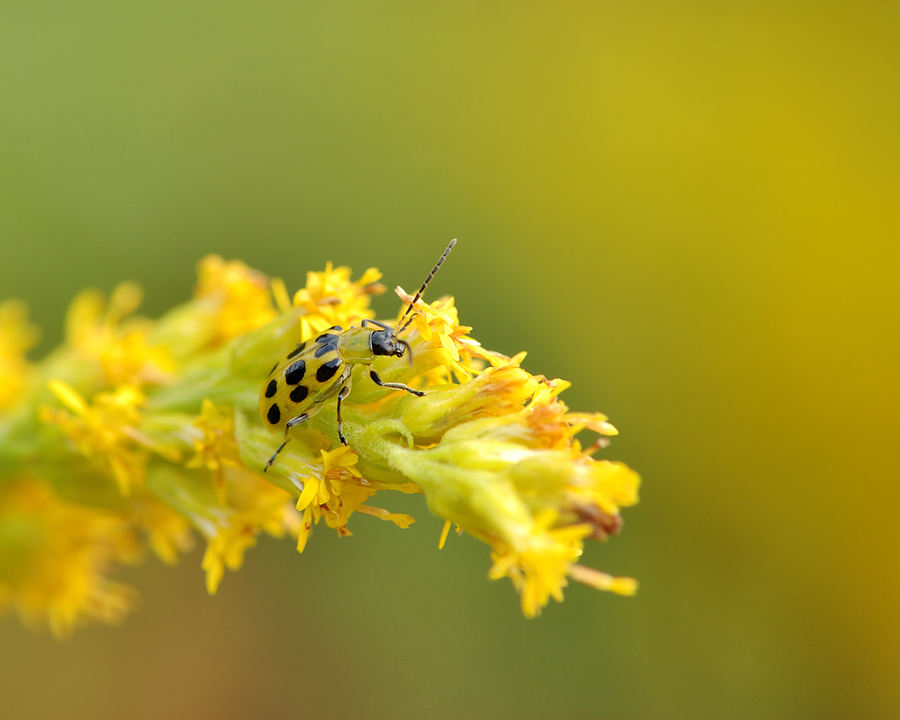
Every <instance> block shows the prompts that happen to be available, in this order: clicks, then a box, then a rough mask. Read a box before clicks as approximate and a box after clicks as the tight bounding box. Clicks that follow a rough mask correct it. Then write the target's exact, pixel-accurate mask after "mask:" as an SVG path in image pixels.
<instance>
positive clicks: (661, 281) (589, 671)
mask: <svg viewBox="0 0 900 720" xmlns="http://www.w3.org/2000/svg"><path fill="white" fill-rule="evenodd" d="M898 129H900V7H898V3H896V2H890V1H888V0H881V1H878V2H871V3H868V2H859V3H853V2H791V3H777V2H757V3H749V2H732V3H715V2H699V1H697V2H682V3H666V2H648V3H621V2H557V3H526V2H487V1H485V0H482V1H481V2H454V3H416V2H385V1H382V2H358V1H349V0H347V1H343V2H341V1H338V2H331V3H310V2H305V1H303V0H292V1H286V0H273V1H272V2H269V3H247V2H239V1H236V0H218V1H217V2H211V1H209V0H189V1H188V2H172V1H166V0H163V1H162V2H157V3H121V2H113V1H112V0H87V1H86V2H81V3H63V2H52V1H51V2H43V3H34V2H25V1H24V0H5V1H4V2H3V3H2V4H0V247H2V262H0V296H2V297H20V298H23V299H25V300H27V301H28V302H29V304H30V305H31V307H32V311H33V316H34V319H35V320H36V321H37V322H38V324H40V325H41V326H42V327H43V328H44V340H43V342H42V345H41V347H40V348H39V352H38V353H37V355H40V354H41V352H43V351H46V350H48V349H49V348H51V347H52V346H53V345H55V344H56V343H57V342H58V341H59V339H60V337H61V326H62V321H63V315H64V311H65V307H66V304H67V303H68V301H69V299H70V298H71V297H72V296H73V295H74V294H75V293H76V292H77V291H78V290H79V289H81V288H83V287H86V286H96V287H100V288H102V289H104V290H109V289H111V288H112V287H113V286H114V285H115V284H116V283H117V282H119V281H121V280H124V279H133V280H136V281H138V282H140V283H141V284H142V285H143V286H144V288H145V290H146V302H145V305H144V310H145V312H146V313H147V314H149V315H152V316H156V315H158V314H160V313H162V312H163V311H164V310H165V309H167V308H168V307H170V306H171V305H173V304H175V303H177V302H180V301H182V300H184V299H185V298H186V297H187V296H188V294H189V292H190V288H191V285H192V283H193V272H194V265H195V263H196V261H197V260H198V259H199V258H200V257H201V256H202V255H204V254H206V253H210V252H216V253H219V254H221V255H223V256H225V257H228V258H241V259H243V260H245V261H246V262H247V263H248V264H250V265H251V266H254V267H257V268H259V269H261V270H263V271H265V272H267V273H269V274H273V275H281V276H282V277H284V278H285V279H286V280H287V282H288V285H289V286H290V287H291V288H296V287H298V286H299V285H301V284H302V283H303V281H304V278H305V273H306V271H307V270H316V269H321V268H322V267H323V266H324V264H325V262H326V260H333V261H335V262H336V263H338V264H347V265H351V266H352V267H353V268H354V269H355V270H356V271H357V272H361V271H362V270H364V269H365V268H366V267H369V266H372V265H375V266H377V267H379V268H380V269H381V270H382V271H383V272H384V273H385V278H386V282H387V283H388V284H389V285H393V284H397V283H399V284H401V285H403V286H404V287H406V288H407V289H410V288H412V287H413V286H415V285H416V284H417V283H418V282H420V281H421V279H422V277H423V275H424V274H425V272H427V269H428V268H429V267H430V265H431V263H432V262H433V261H434V259H435V258H436V256H437V255H438V254H439V252H440V251H441V249H442V248H443V247H444V246H445V244H446V242H447V241H448V240H449V239H450V238H452V237H458V238H459V239H460V242H459V246H458V248H457V249H456V251H455V252H454V254H453V256H452V257H451V258H450V260H449V261H448V263H447V265H446V266H445V269H444V270H443V271H442V273H441V275H440V276H439V277H438V278H437V280H436V281H435V283H434V285H433V288H432V289H431V291H430V294H431V296H432V297H437V296H439V295H441V294H444V293H450V294H453V295H455V296H456V298H457V301H458V305H459V306H460V308H461V313H460V315H461V319H462V321H463V322H464V323H465V324H469V325H473V326H474V327H475V330H474V333H473V334H474V336H475V337H476V338H478V339H479V340H480V341H481V342H482V343H483V344H485V345H486V346H487V347H490V348H492V349H496V350H500V351H502V352H506V353H509V354H512V353H514V352H517V351H519V350H528V351H529V356H528V359H527V360H526V362H525V367H526V368H527V369H528V370H530V371H531V372H534V373H543V374H546V375H548V376H551V377H552V376H559V377H564V378H567V379H569V380H571V381H573V382H574V386H573V388H572V389H571V390H570V391H568V392H567V393H566V395H565V396H564V398H565V399H566V401H567V402H568V403H569V405H570V406H572V407H573V408H574V409H579V410H600V411H603V412H605V413H607V414H608V415H609V416H610V419H611V420H612V422H613V423H614V424H616V425H617V427H619V429H620V431H621V433H622V434H621V436H620V437H619V438H616V439H615V440H614V442H613V445H612V447H610V448H609V449H607V450H606V451H604V457H607V458H610V459H619V460H624V461H626V462H628V463H629V464H630V465H631V466H632V467H634V468H635V469H636V470H638V471H639V472H641V473H642V475H643V476H644V487H643V492H642V496H643V499H642V502H641V504H640V505H639V506H637V507H636V508H633V509H631V510H628V511H626V513H625V529H624V531H623V533H622V535H621V536H619V537H617V538H614V539H613V540H611V541H610V542H609V543H607V544H605V545H597V546H592V547H590V548H589V550H588V552H587V553H586V558H585V562H586V564H588V565H591V566H594V567H598V568H600V569H603V570H606V571H609V572H612V573H615V574H625V575H632V576H634V577H637V578H638V579H639V580H640V581H641V590H640V593H639V594H638V596H637V597H635V598H631V599H629V598H621V597H616V596H612V595H607V594H601V593H598V592H596V591H594V590H591V589H588V588H585V587H570V588H569V589H568V592H567V597H566V601H565V603H563V604H562V605H558V604H553V605H551V606H550V607H548V608H547V609H546V610H545V612H544V614H543V616H542V617H540V618H538V619H536V620H532V621H528V620H525V619H524V618H522V617H521V613H520V612H519V609H518V599H517V598H516V596H515V594H514V592H513V590H512V589H511V587H510V586H509V583H507V582H501V583H490V582H488V581H487V580H486V572H487V569H488V566H489V560H488V555H487V549H486V547H485V546H482V545H480V544H479V543H477V542H476V541H475V540H473V539H472V538H469V537H463V538H456V537H455V536H451V538H450V540H449V541H448V545H447V547H445V549H444V550H442V551H440V552H439V551H438V550H437V539H438V535H439V533H440V528H441V523H440V521H438V520H436V519H434V518H432V517H431V516H430V515H429V514H428V511H427V510H426V509H425V506H424V503H423V502H422V500H421V498H416V497H413V498H406V497H401V496H399V495H398V496H397V497H396V498H393V497H392V496H388V498H387V499H386V500H385V501H383V503H382V504H384V503H385V502H387V501H390V503H389V505H388V506H389V507H390V508H391V509H397V510H403V511H406V512H410V513H411V514H412V515H414V516H415V517H416V518H417V520H418V522H417V523H416V524H415V525H413V527H412V528H410V529H409V530H406V531H400V530H398V529H396V528H394V527H392V526H391V527H388V526H387V525H386V524H380V523H378V522H377V521H376V520H374V519H371V518H366V517H360V518H355V519H354V521H353V522H352V523H351V529H352V530H353V531H354V536H353V537H352V538H349V539H340V540H338V539H337V538H336V537H334V536H333V535H332V534H331V533H330V532H329V531H328V530H327V529H326V528H318V531H317V532H315V534H314V536H313V538H312V539H311V541H310V544H309V546H308V547H307V551H306V553H305V554H304V555H303V556H298V555H297V554H296V552H295V550H294V548H293V547H292V544H291V543H290V542H289V541H285V542H281V543H279V542H276V541H274V540H271V539H269V540H263V541H262V542H261V543H260V546H259V547H258V548H256V549H254V550H252V551H251V552H250V553H249V554H248V556H247V560H246V562H245V567H244V568H243V569H242V570H241V571H240V572H238V573H237V574H228V575H227V577H226V578H225V581H224V583H223V586H222V588H221V589H220V591H219V594H218V596H216V597H215V598H211V597H209V596H207V595H206V594H205V591H204V578H203V574H202V572H201V570H200V567H199V565H200V554H199V552H195V553H194V554H192V555H190V556H188V557H186V558H185V559H184V560H183V561H182V563H181V565H180V566H179V567H178V568H177V569H175V570H171V569H168V568H164V567H162V566H161V565H160V564H159V563H158V562H156V561H151V562H148V563H147V564H146V565H145V566H143V567H142V568H140V569H137V570H129V571H127V572H123V573H120V575H119V577H120V578H121V579H124V580H126V581H127V582H129V583H130V584H133V585H134V586H136V587H137V588H138V589H139V591H140V592H141V595H142V597H143V602H142V607H141V608H140V609H139V610H138V611H137V612H136V613H135V614H134V615H133V616H131V617H130V618H129V619H128V620H127V621H126V622H125V624H124V625H123V626H121V627H119V628H107V627H96V626H95V627H90V628H87V629H84V630H82V631H80V632H78V633H77V634H76V636H75V637H74V638H73V639H72V640H71V641H69V642H66V643H58V642H56V641H55V640H53V639H51V638H50V637H49V636H47V635H40V634H38V635H35V634H32V633H29V632H28V631H26V630H24V629H23V628H22V627H21V626H20V625H19V623H18V621H16V620H15V619H13V618H6V619H5V620H3V621H2V622H0V705H2V707H0V715H2V716H3V717H4V718H7V717H8V718H16V719H18V718H58V717H67V718H122V717H127V718H129V719H130V720H139V719H142V718H161V717H165V718H192V719H196V718H207V717H208V718H218V719H228V718H245V717H251V716H252V717H265V718H282V717H284V718H287V717H291V718H298V717H299V718H305V717H310V718H313V717H315V718H322V719H327V718H361V717H364V718H440V719H443V718H448V719H449V718H506V717H509V718H556V717H564V718H627V719H629V720H632V719H642V718H648V719H655V718H661V719H669V718H686V719H687V718H690V719H697V718H896V717H900V612H898V609H900V581H898V566H900V564H898V561H900V533H898V529H897V520H896V515H897V510H898V508H900V485H898V478H900V472H898V469H900V468H898V464H900V463H898V452H897V445H896V443H897V440H896V437H895V436H896V432H897V408H898V405H900V383H898V370H900V357H898V356H900V336H898V320H900V301H898V291H900V283H898V275H900V273H898V264H900V192H898V191H900V182H898V181H900V132H898ZM376 306H377V308H378V309H379V311H380V312H381V313H382V314H388V313H391V314H392V313H393V312H394V311H395V309H396V307H397V303H396V302H395V301H394V300H393V299H391V298H390V297H384V298H380V299H378V300H376Z"/></svg>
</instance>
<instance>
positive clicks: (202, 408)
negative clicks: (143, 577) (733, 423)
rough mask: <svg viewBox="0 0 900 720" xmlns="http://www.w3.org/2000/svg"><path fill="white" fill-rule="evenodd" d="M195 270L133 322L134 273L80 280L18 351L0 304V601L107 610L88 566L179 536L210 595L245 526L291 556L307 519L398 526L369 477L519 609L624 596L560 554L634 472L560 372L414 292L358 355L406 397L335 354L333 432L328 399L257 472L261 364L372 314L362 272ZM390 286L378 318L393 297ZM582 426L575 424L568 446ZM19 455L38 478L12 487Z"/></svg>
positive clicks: (609, 506) (22, 338) (587, 535)
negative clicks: (392, 335)
mask: <svg viewBox="0 0 900 720" xmlns="http://www.w3.org/2000/svg"><path fill="white" fill-rule="evenodd" d="M198 274H199V279H198V282H197V285H196V288H195V293H194V297H193V299H191V300H189V301H188V302H186V303H185V304H183V305H181V306H179V307H176V308H174V309H172V310H171V311H170V312H168V313H166V314H165V315H164V316H163V317H162V318H160V319H159V320H156V321H150V320H142V319H138V318H135V317H134V312H135V311H136V309H137V308H138V306H139V304H140V301H141V292H140V289H139V288H138V287H137V286H136V285H134V284H131V283H125V284H123V285H120V286H119V287H118V288H117V289H116V290H115V291H114V292H113V293H112V296H111V297H110V299H109V300H108V301H107V300H106V299H105V298H104V296H103V295H102V294H100V293H99V292H97V291H85V292H84V293H81V294H80V295H79V296H78V297H77V298H76V299H75V301H74V302H73V303H72V306H71V308H70V310H69V314H68V319H67V332H66V338H67V341H66V343H65V344H64V346H63V347H62V348H60V349H59V350H57V351H55V352H54V353H51V354H50V355H49V356H48V357H47V358H46V359H45V360H43V361H42V362H40V363H36V364H35V365H34V366H31V365H30V364H29V363H28V361H26V360H25V359H24V354H25V352H26V351H27V350H28V349H29V348H30V347H31V346H32V345H33V343H34V341H35V337H36V335H35V331H34V330H33V328H31V326H30V325H28V324H27V322H26V319H25V318H26V315H25V311H24V308H23V306H22V305H21V304H10V303H6V304H2V305H0V381H2V382H0V409H2V408H3V407H4V404H6V407H12V404H13V403H18V404H17V405H16V407H15V412H13V413H6V414H3V415H0V602H6V603H8V604H12V605H13V606H15V607H16V608H18V610H19V613H20V615H22V616H23V618H25V619H26V620H29V621H30V620H31V619H36V620H42V619H43V620H46V621H47V622H49V623H50V624H51V627H52V628H53V629H54V632H56V633H57V634H59V635H64V634H66V633H67V632H69V631H70V630H71V628H72V627H73V626H74V625H76V624H78V623H80V622H82V621H85V620H89V619H92V618H93V619H100V620H114V619H117V618H118V617H119V616H120V615H121V614H122V613H123V612H124V611H125V610H126V608H127V606H128V604H129V600H130V598H131V593H130V591H129V590H127V589H125V588H123V587H122V586H119V585H117V584H115V583H113V582H111V581H110V580H108V579H107V575H108V574H109V573H111V572H112V571H113V570H114V569H115V567H116V566H117V565H120V564H122V563H128V562H134V561H135V560H136V559H138V557H139V556H140V555H142V554H143V553H142V551H143V550H145V549H149V550H151V551H152V552H153V553H154V554H155V555H156V556H157V557H159V558H160V559H161V560H162V561H163V562H165V563H168V564H172V563H174V562H176V561H177V559H178V558H179V556H180V555H181V554H182V553H184V552H185V551H186V550H188V549H189V548H190V547H191V544H192V542H193V538H194V537H195V534H198V535H199V536H200V537H202V538H204V539H205V541H206V544H207V547H206V552H205V553H204V557H203V561H202V569H203V570H204V571H205V573H206V585H207V589H208V590H209V592H210V593H215V592H216V591H217V589H218V587H219V585H220V583H221V580H222V578H223V575H224V573H225V570H226V569H231V570H237V569H238V568H239V567H240V566H241V564H242V563H243V558H244V555H245V553H246V551H247V550H248V549H249V548H251V547H253V546H254V545H255V544H256V541H257V538H258V537H259V535H260V534H261V533H267V534H269V535H272V536H273V537H283V536H285V535H290V536H293V537H296V539H297V549H298V550H299V551H301V552H302V551H303V550H304V548H305V546H306V544H307V542H309V539H310V532H311V529H312V526H313V525H315V524H317V523H319V522H320V521H323V522H324V524H325V525H326V526H328V527H329V528H331V529H332V530H334V531H336V532H337V533H338V535H339V536H342V537H346V536H350V535H351V532H350V530H349V527H348V525H349V521H350V519H351V518H352V517H353V515H354V514H356V513H359V514H362V515H370V516H372V517H375V518H378V519H381V520H387V521H389V522H392V523H394V524H395V525H397V526H398V527H400V528H405V527H408V526H409V525H410V524H411V523H412V522H414V520H413V518H412V517H410V516H409V515H407V514H405V513H392V512H390V511H389V510H386V509H383V508H381V507H375V506H373V505H370V504H368V503H369V502H370V501H371V498H372V497H373V496H375V495H376V494H377V493H383V492H387V491H395V492H403V493H418V494H422V495H424V498H425V501H426V503H427V504H428V507H429V509H430V511H431V512H432V513H433V514H435V515H436V516H437V517H439V518H441V519H443V520H444V521H445V524H444V530H443V532H442V534H441V538H440V542H439V546H440V547H443V545H444V542H445V541H446V538H447V534H448V532H449V530H450V527H451V526H452V525H453V524H455V525H456V527H457V531H458V532H460V533H462V532H466V533H468V534H470V535H472V536H473V537H475V538H476V539H478V540H480V541H482V542H484V543H485V544H486V545H487V546H488V548H489V550H490V555H491V558H492V565H491V569H490V573H489V576H490V577H491V578H495V579H496V578H501V577H508V578H510V580H511V581H512V584H513V587H514V588H515V589H516V590H517V591H518V592H519V593H520V595H521V606H522V611H523V612H524V613H525V615H527V616H529V617H531V616H534V615H537V614H538V613H539V612H540V610H541V608H543V607H544V606H545V605H546V604H547V603H548V602H549V600H550V598H555V599H556V600H562V598H563V590H564V588H565V587H566V586H567V583H568V582H569V580H570V579H573V580H576V581H578V582H581V583H584V584H586V585H589V586H592V587H595V588H598V589H602V590H608V591H611V592H615V593H619V594H632V593H633V592H634V591H635V590H636V583H635V581H634V580H632V579H630V578H615V577H612V576H611V575H608V574H606V573H602V572H600V571H598V570H594V569H592V568H587V567H584V566H583V565H581V564H579V560H580V557H581V554H582V551H583V548H584V543H585V542H586V541H588V540H599V541H604V540H607V539H609V538H610V537H611V536H613V535H616V534H617V533H618V532H619V531H620V530H621V528H622V518H621V511H622V509H623V508H625V507H628V506H630V505H633V504H635V503H636V502H637V500H638V487H639V483H640V479H639V477H638V475H637V474H636V473H634V472H633V471H632V470H631V469H630V468H628V467H626V466H625V465H623V464H622V463H617V462H611V461H608V460H604V459H595V457H594V455H595V453H597V452H599V451H600V450H601V449H603V448H605V447H606V446H607V445H608V444H609V438H611V437H613V436H615V435H616V434H617V430H616V428H615V427H614V426H613V425H612V424H610V422H609V420H608V419H607V417H606V416H605V415H602V414H600V413H591V412H572V411H570V409H569V408H568V407H567V405H566V404H565V403H564V402H563V401H562V400H561V399H560V394H561V393H562V392H563V391H565V390H566V389H567V388H568V387H569V383H568V382H566V381H565V380H560V379H548V378H546V377H544V376H542V375H533V374H531V373H530V372H528V371H527V370H526V369H525V368H523V367H522V362H523V361H524V359H525V353H524V352H522V353H519V354H517V355H515V356H514V357H507V356H505V355H503V354H501V353H497V352H493V351H490V350H487V349H485V348H483V347H482V346H481V345H480V343H478V341H477V340H475V339H474V338H472V337H471V336H470V332H471V328H470V327H468V326H466V325H463V324H461V323H460V319H459V311H458V309H457V307H456V305H455V302H454V300H453V298H450V297H447V298H441V299H438V300H435V301H433V302H430V303H429V302H427V301H425V300H422V299H421V298H420V299H419V300H418V301H417V302H416V306H415V311H414V312H413V313H412V314H411V315H410V316H407V317H405V318H404V319H403V322H404V326H402V327H397V332H398V335H399V337H400V338H402V339H403V340H405V341H406V342H408V343H409V346H410V348H411V354H407V355H406V356H404V357H395V356H384V357H377V358H376V357H373V362H372V368H373V369H375V370H376V371H377V372H378V374H379V375H380V376H381V377H382V378H383V379H384V380H385V381H386V382H395V383H396V382H400V383H405V384H407V385H408V386H410V387H413V388H416V389H418V390H422V391H423V392H424V393H425V395H424V396H423V397H414V396H412V395H410V394H409V393H405V392H402V391H400V390H397V389H392V388H390V387H383V386H378V385H376V384H375V383H373V382H371V381H370V380H369V378H368V377H367V376H366V375H365V373H364V372H361V371H360V369H357V370H354V371H353V374H352V375H351V379H352V391H351V393H350V394H349V396H348V397H347V398H346V401H345V402H344V403H343V405H342V409H343V429H344V433H345V435H346V437H347V439H348V442H349V445H343V444H341V443H340V441H339V439H338V436H337V428H336V425H337V419H336V409H335V407H334V401H333V400H328V401H326V404H327V407H326V406H323V407H322V409H321V411H320V412H318V413H315V415H314V416H313V417H312V418H311V419H309V420H308V421H307V422H305V423H303V424H302V425H300V426H298V427H296V428H293V429H292V430H291V435H290V442H289V443H287V445H286V446H285V448H284V450H283V452H281V454H280V455H279V456H278V461H277V462H276V463H275V464H274V465H272V466H271V467H270V468H269V470H268V472H266V473H263V470H264V468H265V467H266V463H267V461H268V460H269V458H270V457H271V456H272V453H273V452H274V450H275V448H276V447H278V445H279V444H280V443H281V442H282V441H283V438H281V437H276V436H274V435H271V434H269V433H268V431H267V430H266V429H265V428H263V427H262V425H261V423H260V420H259V416H258V413H257V403H258V398H259V393H260V388H261V387H262V384H263V381H264V379H265V378H266V376H267V374H268V373H269V372H270V368H271V367H272V364H273V363H275V362H276V361H278V360H280V359H281V358H284V357H285V356H286V355H287V354H288V353H289V352H291V351H292V350H293V349H294V348H295V347H296V345H297V343H298V342H299V341H305V340H307V339H309V338H310V337H312V336H314V335H315V334H317V333H319V332H320V331H322V330H324V329H326V328H329V327H331V326H333V325H340V326H342V327H343V328H348V327H351V326H358V325H359V324H360V323H361V321H362V320H363V319H374V313H373V312H372V310H371V308H370V306H369V304H370V299H371V296H372V295H373V294H377V293H380V292H383V290H384V287H383V286H382V285H380V284H379V282H378V280H379V279H380V277H381V276H380V274H379V273H378V271H377V270H375V269H374V268H372V269H369V270H367V271H366V272H365V273H364V274H363V276H362V277H361V278H359V279H358V280H356V281H353V280H352V279H351V273H350V269H349V268H346V267H338V268H335V267H333V266H332V265H331V264H329V265H328V266H326V268H325V270H324V271H323V272H311V273H309V274H308V275H307V282H306V287H304V288H302V289H301V290H299V291H297V292H296V293H295V294H294V295H293V297H291V295H290V294H289V292H288V290H287V288H286V287H285V285H284V283H282V282H281V281H280V280H273V281H270V280H269V279H268V278H267V277H266V276H264V275H263V274H262V273H259V272H257V271H255V270H251V269H249V268H248V267H247V266H246V265H244V264H243V263H241V262H239V261H225V260H223V259H222V258H220V257H218V256H209V257H207V258H204V259H203V260H202V261H201V262H200V264H199V266H198ZM397 294H398V296H399V297H400V299H401V300H402V301H403V303H404V304H403V306H402V307H401V309H400V310H399V314H398V316H397V318H398V319H397V320H396V321H395V326H396V322H400V318H401V317H403V315H404V312H405V310H406V307H407V303H409V302H411V301H412V297H411V296H410V295H408V294H407V293H405V292H404V291H403V290H402V289H401V288H398V289H397ZM276 307H277V310H276ZM407 320H409V322H408V323H407V322H406V321H407ZM32 376H33V378H34V379H33V380H32ZM26 389H28V391H27V392H26V391H25V390H26ZM585 432H590V433H593V434H595V435H596V439H594V440H592V441H590V440H589V441H588V443H587V447H584V448H583V447H582V445H581V443H580V441H579V439H578V438H579V437H580V433H585ZM26 470H27V471H28V472H29V473H38V474H40V476H41V478H42V479H43V480H42V481H40V482H39V481H36V480H34V481H32V480H28V481H22V477H23V475H24V474H25V472H26ZM110 478H112V479H113V480H114V481H115V484H113V483H110V482H109V479H110ZM51 487H52V488H55V489H56V491H57V492H60V493H61V492H63V491H64V492H65V493H66V494H65V497H66V500H65V501H63V500H61V499H60V498H59V497H58V496H57V494H56V492H54V490H51V489H50V488H51ZM75 498H77V501H76V500H75ZM379 504H380V503H379ZM100 508H102V509H100ZM295 508H296V509H295ZM23 527H24V528H27V529H28V532H27V533H26V535H25V536H23V535H21V534H17V533H18V530H17V528H23ZM29 538H31V540H29ZM35 539H36V540H35ZM35 543H37V544H35ZM54 554H55V555H54ZM54 556H55V557H58V558H59V562H60V563H61V566H60V567H54V566H53V564H52V563H51V562H50V561H49V558H50V557H54ZM13 570H14V572H13Z"/></svg>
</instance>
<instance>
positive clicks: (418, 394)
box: [369, 370, 425, 397]
mask: <svg viewBox="0 0 900 720" xmlns="http://www.w3.org/2000/svg"><path fill="white" fill-rule="evenodd" d="M369 377H370V378H372V382H373V383H375V384H376V385H378V386H379V387H386V388H391V389H393V390H406V392H408V393H412V394H413V395H415V396H416V397H422V396H423V395H425V393H423V392H422V391H421V390H413V389H412V388H411V387H409V386H407V385H404V384H403V383H389V382H385V381H384V380H382V379H381V378H380V377H379V376H378V373H377V372H375V371H374V370H369Z"/></svg>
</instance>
